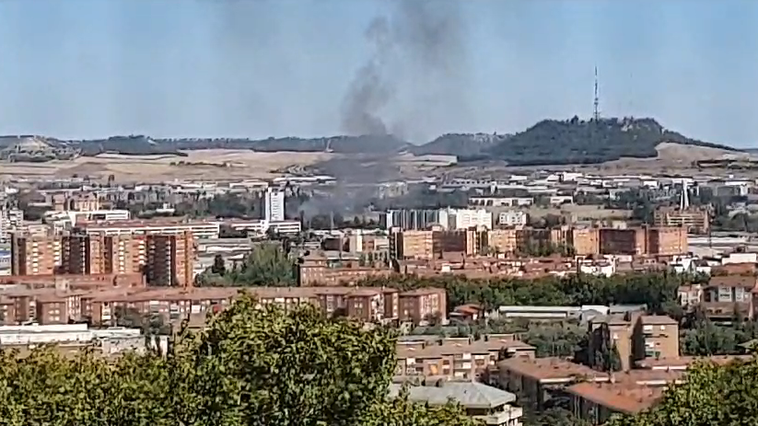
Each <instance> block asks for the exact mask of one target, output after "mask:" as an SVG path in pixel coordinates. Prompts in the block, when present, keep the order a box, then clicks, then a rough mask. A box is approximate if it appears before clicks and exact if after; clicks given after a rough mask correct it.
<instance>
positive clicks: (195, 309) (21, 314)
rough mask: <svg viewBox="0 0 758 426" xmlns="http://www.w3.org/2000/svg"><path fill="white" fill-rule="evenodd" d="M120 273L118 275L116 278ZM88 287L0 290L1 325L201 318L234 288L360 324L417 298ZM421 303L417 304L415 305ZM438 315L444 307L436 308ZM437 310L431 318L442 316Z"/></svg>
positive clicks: (376, 291) (370, 290) (352, 290)
mask: <svg viewBox="0 0 758 426" xmlns="http://www.w3.org/2000/svg"><path fill="white" fill-rule="evenodd" d="M119 277H120V276H119ZM107 282H108V281H106V280H103V281H102V282H101V284H103V285H98V286H96V285H93V286H91V287H87V286H82V285H78V286H76V287H74V286H73V285H72V283H74V281H71V282H69V281H66V280H59V281H55V282H49V283H47V284H48V285H47V286H45V287H42V288H34V287H33V286H34V285H38V284H39V283H35V284H29V285H28V287H26V288H11V289H7V290H4V291H0V310H2V312H3V315H4V316H3V318H4V320H5V323H6V324H21V323H25V322H29V321H34V322H39V323H40V324H45V323H66V322H68V321H80V320H84V319H86V320H89V321H91V322H92V323H93V324H98V325H113V324H115V314H116V312H118V311H119V310H120V309H134V310H136V311H137V312H138V313H140V314H151V315H152V314H154V315H160V316H163V317H164V318H165V319H168V320H176V319H181V318H186V317H187V316H190V315H200V316H202V315H203V314H204V313H205V312H206V311H208V310H209V309H212V308H214V307H219V308H223V307H224V306H227V305H228V304H229V303H230V302H231V300H232V299H233V298H235V297H237V296H238V295H239V291H240V290H244V291H248V292H250V293H251V294H253V295H254V296H255V297H256V298H257V300H258V301H259V303H260V304H261V305H269V304H271V305H277V306H280V307H282V308H284V309H285V310H288V309H292V308H294V307H297V306H299V305H301V304H305V303H309V304H312V305H314V306H316V307H318V308H319V309H321V310H322V311H323V312H324V313H326V314H327V315H330V316H349V317H351V318H355V319H358V320H361V321H365V322H372V323H386V322H391V321H392V322H394V321H397V320H398V319H399V318H400V317H401V313H400V298H401V297H406V298H409V297H410V298H413V297H419V296H415V295H412V294H410V295H405V296H402V293H400V292H398V291H397V290H394V289H388V288H375V287H253V288H244V289H243V288H218V287H215V288H212V287H208V288H191V287H190V288H168V287H163V288H156V287H144V286H136V285H132V286H129V287H128V286H127V285H131V284H130V283H126V282H121V283H117V284H119V285H120V286H116V285H105V284H107ZM421 304H423V303H421ZM439 309H440V310H441V312H442V313H444V312H446V311H447V306H445V305H442V306H440V307H439ZM442 313H438V314H435V315H437V316H442V317H443V318H444V314H442Z"/></svg>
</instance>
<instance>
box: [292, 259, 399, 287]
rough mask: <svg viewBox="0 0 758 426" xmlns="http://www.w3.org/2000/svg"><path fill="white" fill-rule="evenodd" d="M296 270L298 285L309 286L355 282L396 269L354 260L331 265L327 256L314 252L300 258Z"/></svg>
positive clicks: (387, 273) (389, 273)
mask: <svg viewBox="0 0 758 426" xmlns="http://www.w3.org/2000/svg"><path fill="white" fill-rule="evenodd" d="M296 272H297V281H298V285H299V286H301V287H309V286H335V285H339V284H354V283H356V282H358V281H360V280H363V279H366V278H372V277H386V276H389V275H391V274H392V273H393V272H394V271H393V270H392V269H390V268H389V267H375V266H373V265H372V266H366V267H362V266H360V265H359V263H358V262H353V261H347V262H341V263H340V265H330V264H329V261H328V259H327V258H326V257H325V256H320V255H318V254H313V253H312V254H310V255H308V256H305V257H303V258H302V259H300V261H299V262H298V265H297V267H296Z"/></svg>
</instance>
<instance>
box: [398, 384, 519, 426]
mask: <svg viewBox="0 0 758 426" xmlns="http://www.w3.org/2000/svg"><path fill="white" fill-rule="evenodd" d="M402 389H403V384H401V383H393V384H391V385H390V397H397V396H398V395H399V394H400V391H401V390H402ZM408 400H409V401H411V402H415V403H420V404H428V405H429V406H444V405H445V404H447V403H448V402H450V401H451V400H452V401H454V402H456V403H458V404H459V405H460V406H461V408H462V409H463V410H464V411H465V412H466V414H467V415H468V416H469V417H471V418H473V419H475V420H478V421H479V423H480V424H483V425H487V426H521V417H522V416H523V409H522V408H521V407H516V406H514V405H513V403H514V402H516V395H514V394H512V393H510V392H506V391H503V390H500V389H498V388H495V387H492V386H488V385H485V384H483V383H476V382H446V381H444V380H440V381H437V382H435V383H434V384H433V385H429V384H425V385H421V386H418V385H411V386H410V387H408Z"/></svg>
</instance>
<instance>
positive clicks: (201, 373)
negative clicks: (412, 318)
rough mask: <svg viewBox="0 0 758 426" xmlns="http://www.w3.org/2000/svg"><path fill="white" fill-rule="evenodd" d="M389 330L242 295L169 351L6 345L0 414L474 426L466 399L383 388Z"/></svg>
mask: <svg viewBox="0 0 758 426" xmlns="http://www.w3.org/2000/svg"><path fill="white" fill-rule="evenodd" d="M395 366H396V359H395V336H394V333H393V331H391V330H389V329H386V328H382V327H378V328H374V329H372V330H366V329H364V328H363V327H362V326H361V324H359V323H356V322H352V321H350V320H347V319H339V320H334V319H328V318H326V317H325V316H324V315H323V314H322V313H321V312H320V311H318V310H317V309H316V308H315V307H313V306H310V305H308V306H304V307H300V308H297V309H295V310H294V311H293V312H291V313H285V312H284V311H283V310H281V309H280V308H278V307H275V306H266V307H260V306H258V303H257V301H256V300H255V299H253V298H252V297H250V296H247V295H242V296H241V297H240V298H239V299H238V300H237V301H235V302H234V303H233V304H232V305H231V306H230V307H229V308H228V309H227V310H225V311H223V312H222V313H220V314H218V315H217V316H215V317H212V318H210V319H209V324H208V327H207V328H206V329H205V330H203V331H200V332H197V333H193V332H190V331H189V330H188V329H184V330H182V332H181V333H180V334H179V337H178V338H177V342H176V344H175V345H173V348H172V350H170V351H169V353H168V354H166V356H165V357H162V356H158V355H156V354H153V353H150V352H148V353H145V354H137V353H127V354H125V355H124V356H122V357H118V358H115V359H111V360H108V359H105V358H104V357H99V356H96V355H94V354H93V353H92V352H90V351H85V352H83V353H81V354H79V355H75V356H73V357H69V356H64V355H62V354H61V353H60V352H58V351H56V350H55V349H54V348H52V347H47V348H38V349H34V350H32V353H31V355H29V356H26V357H20V356H18V353H17V352H16V351H8V350H6V351H0V383H3V386H0V398H2V400H3V404H1V405H0V423H1V424H3V425H10V426H27V425H32V426H42V425H45V426H68V425H87V426H111V425H126V426H132V425H134V426H137V425H140V426H144V425H151V426H177V425H183V426H189V425H193V426H211V425H219V426H246V425H255V426H278V425H282V426H284V425H303V426H325V425H336V426H340V425H344V426H348V425H350V426H352V425H369V426H374V425H375V426H379V425H400V426H442V425H451V426H472V425H473V424H474V422H473V421H472V420H471V419H469V418H468V417H466V416H465V414H464V413H463V412H462V411H461V410H460V408H459V407H457V406H455V405H452V404H448V405H446V406H442V407H438V408H432V407H427V406H424V405H420V404H413V403H410V402H409V401H408V400H407V395H406V394H402V395H401V396H400V397H399V398H396V399H390V398H389V397H388V390H389V389H388V387H389V384H390V381H391V377H392V374H393V372H394V369H395Z"/></svg>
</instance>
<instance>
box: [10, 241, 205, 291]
mask: <svg viewBox="0 0 758 426" xmlns="http://www.w3.org/2000/svg"><path fill="white" fill-rule="evenodd" d="M194 262H195V241H194V236H193V234H192V233H191V232H189V231H182V232H176V233H173V234H168V235H163V234H147V235H127V234H125V235H107V234H85V233H74V234H65V235H61V236H55V235H44V236H29V235H14V236H13V238H12V239H11V275H12V276H24V277H26V276H35V275H36V276H50V275H54V274H69V275H113V274H123V275H130V274H144V275H145V276H146V278H147V283H148V284H151V285H159V286H168V287H172V286H179V287H181V286H191V285H192V280H193V267H194Z"/></svg>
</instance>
